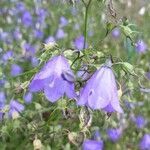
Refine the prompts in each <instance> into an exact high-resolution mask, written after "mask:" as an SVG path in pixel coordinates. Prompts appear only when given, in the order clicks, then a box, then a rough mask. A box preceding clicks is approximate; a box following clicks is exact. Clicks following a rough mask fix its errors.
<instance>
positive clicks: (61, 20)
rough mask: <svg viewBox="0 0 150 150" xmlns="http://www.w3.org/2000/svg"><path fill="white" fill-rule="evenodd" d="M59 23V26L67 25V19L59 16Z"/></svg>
mask: <svg viewBox="0 0 150 150" xmlns="http://www.w3.org/2000/svg"><path fill="white" fill-rule="evenodd" d="M59 24H60V27H64V26H67V25H68V20H67V19H66V18H65V17H64V16H61V17H60V20H59Z"/></svg>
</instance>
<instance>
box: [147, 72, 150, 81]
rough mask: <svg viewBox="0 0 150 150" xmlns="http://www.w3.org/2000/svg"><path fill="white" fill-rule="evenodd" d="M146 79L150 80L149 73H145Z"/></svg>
mask: <svg viewBox="0 0 150 150" xmlns="http://www.w3.org/2000/svg"><path fill="white" fill-rule="evenodd" d="M146 77H147V78H148V79H149V80H150V72H147V73H146Z"/></svg>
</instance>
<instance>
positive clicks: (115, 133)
mask: <svg viewBox="0 0 150 150" xmlns="http://www.w3.org/2000/svg"><path fill="white" fill-rule="evenodd" d="M107 135H108V138H109V139H110V140H111V141H112V142H117V141H118V140H119V139H120V137H121V135H122V131H121V129H119V128H118V129H115V128H110V129H108V130H107Z"/></svg>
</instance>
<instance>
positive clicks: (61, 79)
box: [30, 55, 123, 113]
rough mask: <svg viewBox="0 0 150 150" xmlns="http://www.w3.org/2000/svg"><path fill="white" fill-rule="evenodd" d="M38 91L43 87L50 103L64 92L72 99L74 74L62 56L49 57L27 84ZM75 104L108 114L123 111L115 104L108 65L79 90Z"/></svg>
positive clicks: (114, 88)
mask: <svg viewBox="0 0 150 150" xmlns="http://www.w3.org/2000/svg"><path fill="white" fill-rule="evenodd" d="M40 90H44V93H45V96H46V97H47V99H48V100H49V101H51V102H55V101H57V100H58V99H60V98H61V97H62V96H63V95H64V94H65V95H66V96H67V97H69V98H76V93H75V89H74V75H73V72H72V70H71V69H70V66H69V63H68V61H67V60H66V58H65V57H64V56H62V55H60V56H55V57H53V58H52V59H51V60H49V61H48V62H47V63H46V64H45V66H44V67H43V68H42V69H41V71H40V72H39V73H37V74H36V75H35V77H34V78H33V80H32V82H31V84H30V91H31V92H38V91H40ZM77 104H78V105H82V106H88V107H90V108H92V109H102V110H104V111H106V112H109V113H112V112H114V111H117V112H119V113H122V112H123V110H122V108H121V107H120V104H119V98H118V93H117V84H116V81H115V76H114V73H113V71H112V69H111V68H110V67H108V66H107V65H104V66H102V67H101V68H100V69H99V70H97V71H96V72H95V73H94V74H93V76H92V77H91V78H90V80H89V81H88V82H87V84H86V86H85V87H84V88H83V89H81V92H80V95H79V99H78V100H77Z"/></svg>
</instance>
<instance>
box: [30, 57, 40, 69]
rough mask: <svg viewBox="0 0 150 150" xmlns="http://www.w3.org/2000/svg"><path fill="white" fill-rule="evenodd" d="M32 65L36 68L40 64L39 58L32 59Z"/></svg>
mask: <svg viewBox="0 0 150 150" xmlns="http://www.w3.org/2000/svg"><path fill="white" fill-rule="evenodd" d="M31 63H32V66H33V67H36V66H38V64H39V59H38V58H37V57H31Z"/></svg>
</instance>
